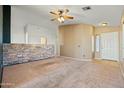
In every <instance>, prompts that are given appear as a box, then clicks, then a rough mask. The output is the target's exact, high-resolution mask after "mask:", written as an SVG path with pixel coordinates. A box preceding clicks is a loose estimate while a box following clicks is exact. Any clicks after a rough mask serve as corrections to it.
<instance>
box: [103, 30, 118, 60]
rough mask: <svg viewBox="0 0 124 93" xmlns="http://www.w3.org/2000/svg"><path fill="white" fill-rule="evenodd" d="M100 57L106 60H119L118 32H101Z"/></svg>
mask: <svg viewBox="0 0 124 93" xmlns="http://www.w3.org/2000/svg"><path fill="white" fill-rule="evenodd" d="M101 58H102V59H108V60H117V61H118V60H119V39H118V32H109V33H102V34H101Z"/></svg>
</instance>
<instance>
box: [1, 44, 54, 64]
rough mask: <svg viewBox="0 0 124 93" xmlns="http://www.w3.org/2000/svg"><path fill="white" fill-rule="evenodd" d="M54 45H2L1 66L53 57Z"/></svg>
mask: <svg viewBox="0 0 124 93" xmlns="http://www.w3.org/2000/svg"><path fill="white" fill-rule="evenodd" d="M54 56H55V54H54V45H45V46H43V45H34V44H3V65H4V66H6V65H12V64H18V63H25V62H31V61H35V60H40V59H45V58H49V57H54Z"/></svg>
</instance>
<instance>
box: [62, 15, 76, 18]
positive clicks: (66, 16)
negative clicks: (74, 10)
mask: <svg viewBox="0 0 124 93" xmlns="http://www.w3.org/2000/svg"><path fill="white" fill-rule="evenodd" d="M64 19H74V17H73V16H68V15H65V16H64Z"/></svg>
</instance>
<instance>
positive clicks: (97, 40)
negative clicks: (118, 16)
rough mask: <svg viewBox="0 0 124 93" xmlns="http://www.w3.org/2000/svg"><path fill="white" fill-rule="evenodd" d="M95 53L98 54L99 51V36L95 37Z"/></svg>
mask: <svg viewBox="0 0 124 93" xmlns="http://www.w3.org/2000/svg"><path fill="white" fill-rule="evenodd" d="M95 48H96V49H95V50H96V52H99V51H100V36H99V35H96V47H95Z"/></svg>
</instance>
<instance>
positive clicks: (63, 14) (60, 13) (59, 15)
mask: <svg viewBox="0 0 124 93" xmlns="http://www.w3.org/2000/svg"><path fill="white" fill-rule="evenodd" d="M68 12H69V10H68V9H58V10H56V11H51V12H50V13H51V14H52V15H54V16H55V18H53V19H51V21H55V20H58V21H59V22H60V23H64V21H65V20H68V19H74V17H73V16H69V15H67V13H68Z"/></svg>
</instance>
